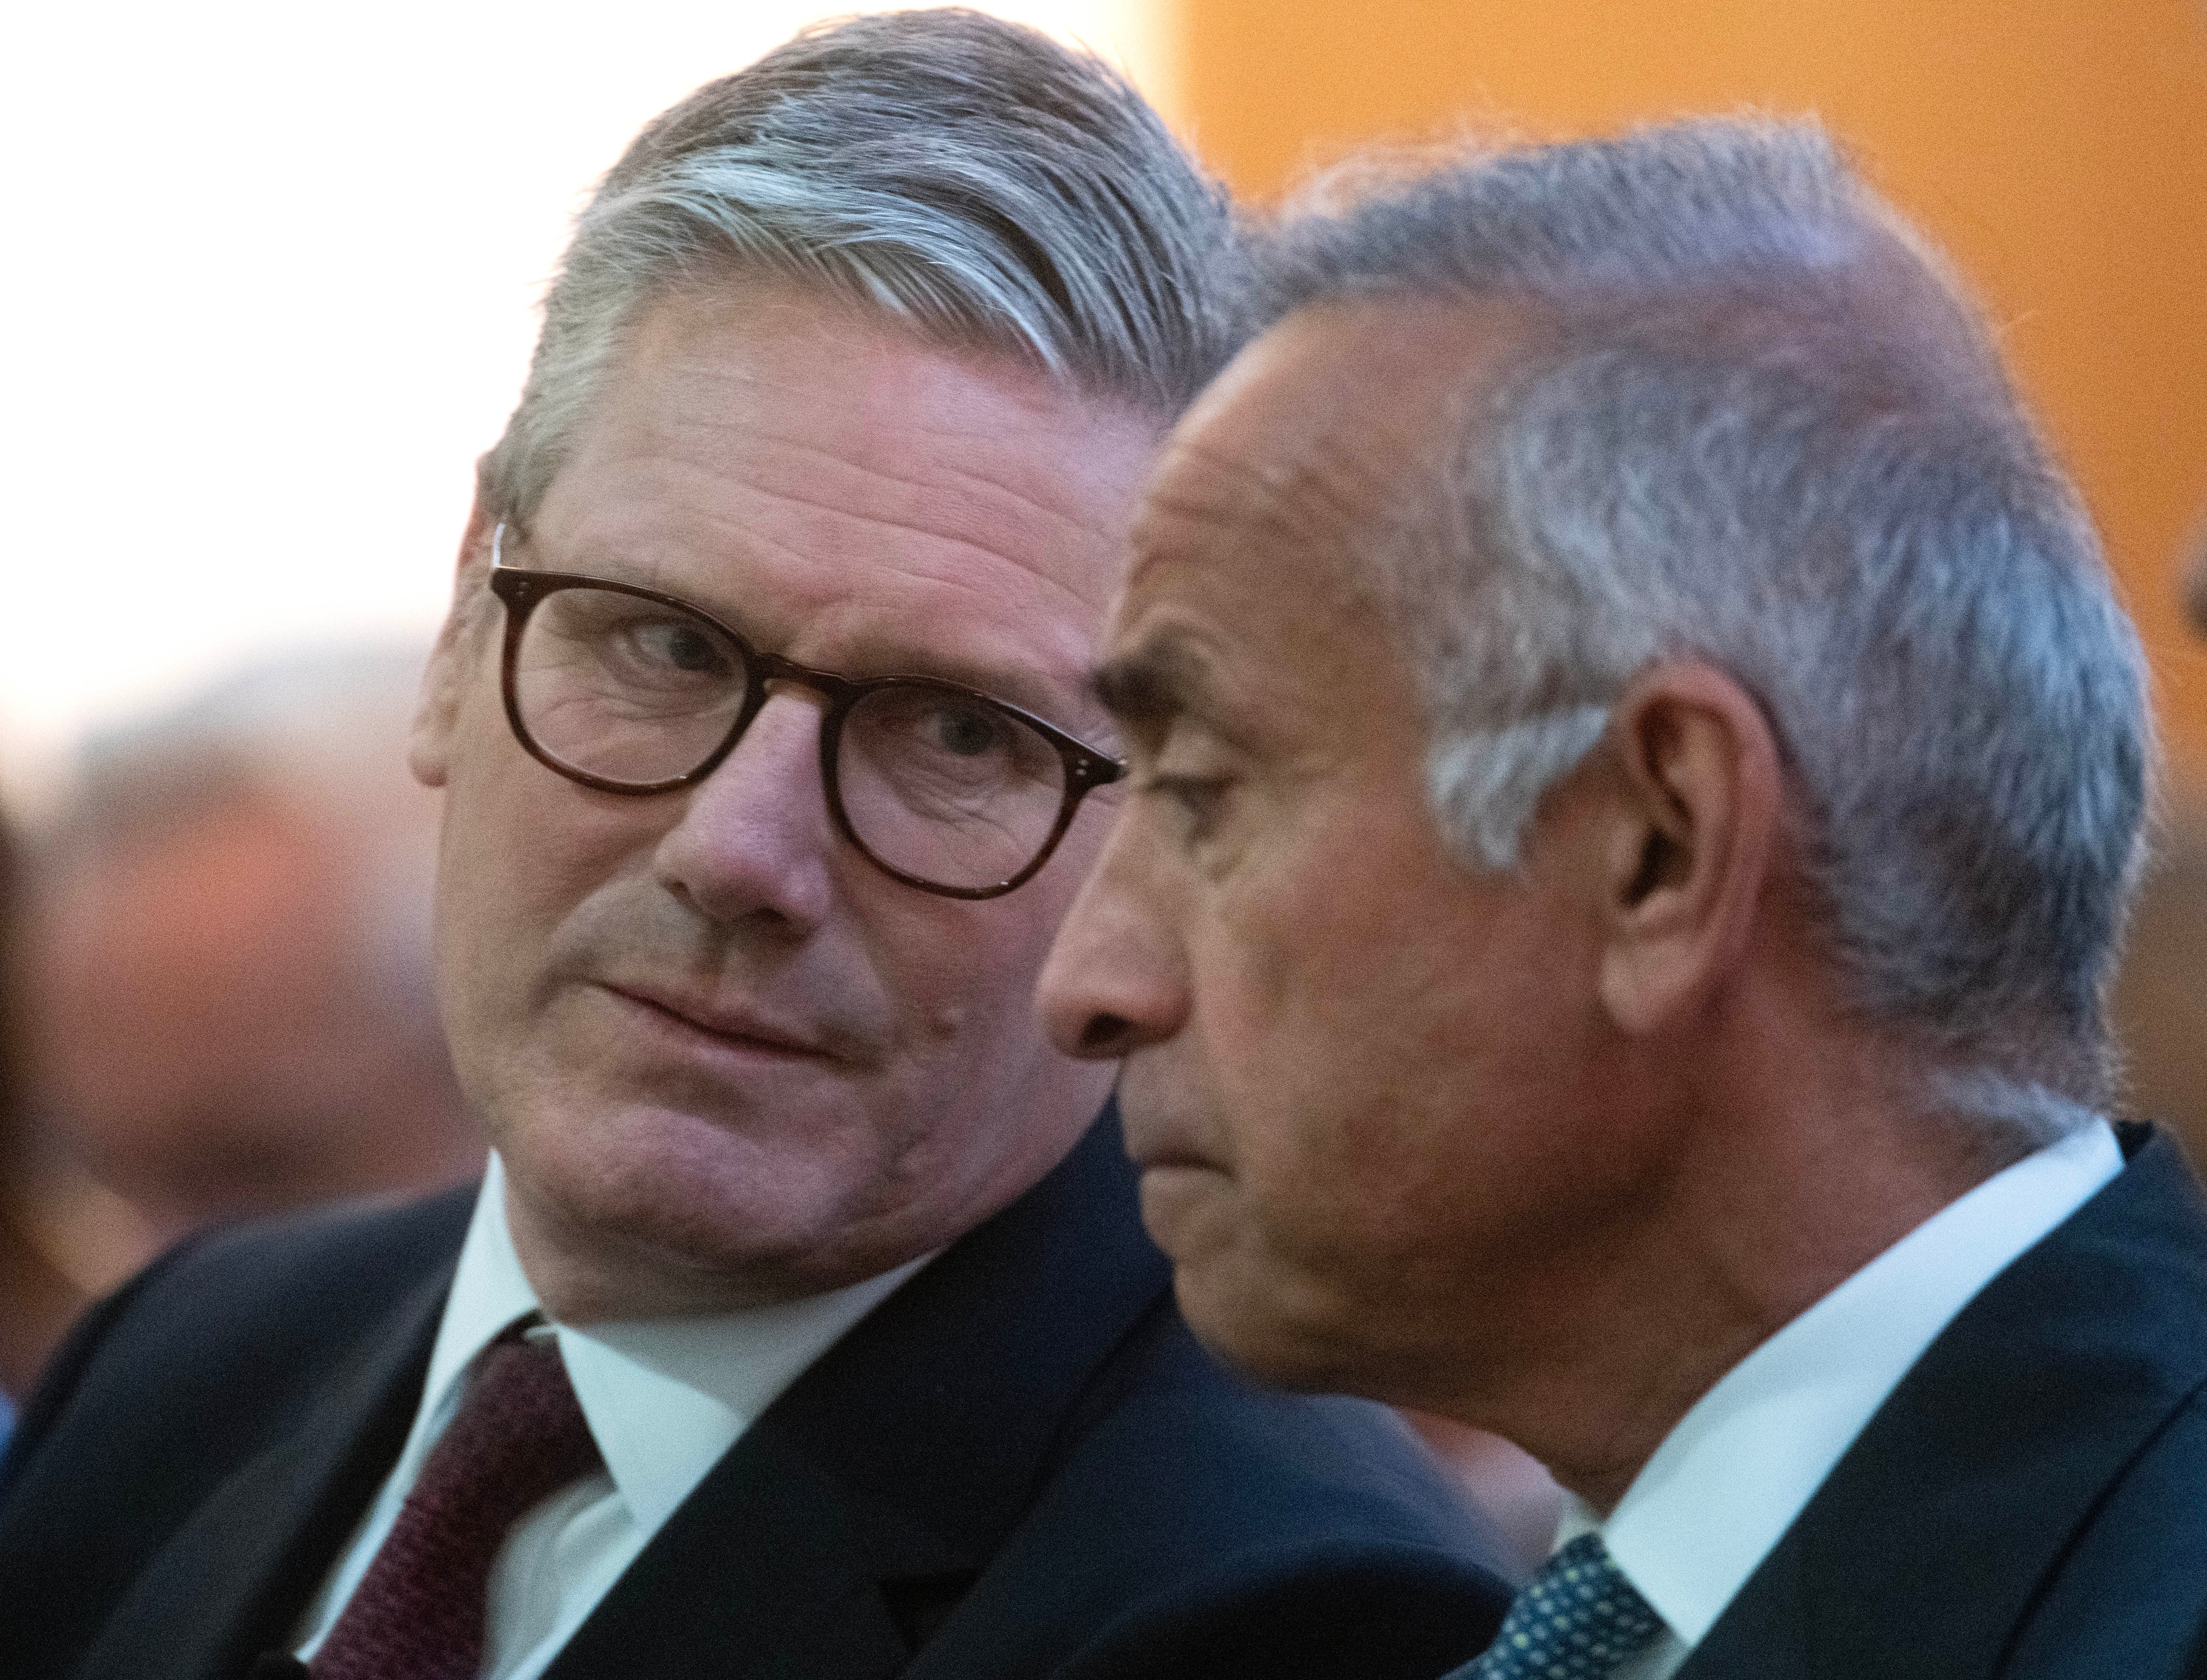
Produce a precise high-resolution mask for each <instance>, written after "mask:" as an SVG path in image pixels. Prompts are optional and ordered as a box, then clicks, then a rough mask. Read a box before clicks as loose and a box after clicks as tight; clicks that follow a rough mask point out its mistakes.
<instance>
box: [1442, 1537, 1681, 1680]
mask: <svg viewBox="0 0 2207 1680" xmlns="http://www.w3.org/2000/svg"><path fill="white" fill-rule="evenodd" d="M1662 1630H1663V1618H1662V1617H1660V1616H1658V1615H1657V1614H1656V1613H1655V1612H1654V1611H1653V1610H1651V1609H1650V1608H1648V1600H1647V1599H1643V1598H1642V1597H1641V1596H1640V1594H1639V1593H1637V1592H1636V1591H1635V1590H1634V1588H1633V1585H1632V1583H1631V1582H1630V1581H1627V1580H1626V1579H1625V1578H1624V1571H1623V1570H1621V1569H1618V1567H1617V1563H1616V1562H1615V1560H1614V1559H1612V1557H1610V1555H1609V1551H1608V1549H1607V1548H1606V1547H1605V1546H1604V1545H1602V1543H1601V1536H1600V1535H1599V1534H1581V1535H1580V1536H1579V1537H1578V1538H1577V1539H1576V1540H1573V1541H1572V1542H1571V1543H1570V1545H1567V1546H1565V1547H1564V1549H1563V1550H1562V1551H1558V1553H1557V1554H1556V1555H1555V1556H1554V1557H1551V1558H1550V1559H1548V1561H1547V1562H1546V1563H1545V1564H1543V1565H1542V1566H1541V1569H1540V1574H1538V1575H1534V1577H1533V1579H1532V1580H1531V1581H1528V1582H1527V1583H1526V1587H1525V1590H1524V1591H1523V1592H1522V1593H1519V1594H1518V1595H1517V1597H1516V1600H1515V1602H1513V1603H1512V1604H1511V1605H1510V1614H1509V1615H1508V1616H1506V1617H1504V1618H1503V1622H1502V1631H1501V1632H1500V1633H1498V1634H1497V1635H1494V1643H1493V1644H1492V1645H1490V1646H1488V1647H1486V1655H1485V1656H1483V1657H1478V1658H1474V1659H1473V1660H1472V1661H1470V1662H1468V1663H1466V1664H1465V1665H1463V1666H1462V1668H1459V1669H1456V1670H1455V1671H1453V1672H1451V1673H1450V1674H1447V1675H1444V1676H1443V1677H1442V1680H1603V1677H1604V1676H1605V1675H1607V1674H1610V1673H1612V1672H1613V1671H1615V1670H1616V1668H1617V1665H1618V1664H1619V1663H1621V1662H1623V1661H1624V1659H1626V1658H1627V1657H1630V1656H1631V1655H1632V1654H1633V1653H1635V1652H1636V1651H1640V1650H1642V1649H1644V1648H1645V1647H1647V1645H1648V1642H1649V1641H1651V1640H1653V1639H1654V1637H1655V1635H1657V1634H1659V1633H1660V1632H1662Z"/></svg>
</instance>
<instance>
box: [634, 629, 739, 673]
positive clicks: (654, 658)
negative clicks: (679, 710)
mask: <svg viewBox="0 0 2207 1680" xmlns="http://www.w3.org/2000/svg"><path fill="white" fill-rule="evenodd" d="M629 640H630V643H631V645H632V646H633V647H634V648H635V649H636V650H637V654H638V655H641V656H642V657H643V659H644V660H645V661H648V662H649V663H651V664H653V665H656V666H659V667H663V668H665V669H668V670H673V671H684V672H699V673H703V672H710V673H713V674H714V675H715V676H717V675H719V674H721V673H722V672H723V671H725V670H726V669H727V666H728V662H729V661H728V657H727V655H726V654H725V653H724V652H723V651H722V650H721V648H720V647H719V645H718V644H717V643H715V640H714V638H713V637H712V636H710V635H709V633H707V631H704V630H703V628H702V627H701V626H699V625H693V624H690V623H687V622H685V621H684V620H682V619H659V620H656V621H645V622H642V623H639V624H637V625H632V626H631V628H630V631H629Z"/></svg>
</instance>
